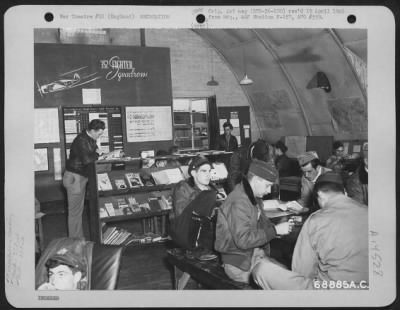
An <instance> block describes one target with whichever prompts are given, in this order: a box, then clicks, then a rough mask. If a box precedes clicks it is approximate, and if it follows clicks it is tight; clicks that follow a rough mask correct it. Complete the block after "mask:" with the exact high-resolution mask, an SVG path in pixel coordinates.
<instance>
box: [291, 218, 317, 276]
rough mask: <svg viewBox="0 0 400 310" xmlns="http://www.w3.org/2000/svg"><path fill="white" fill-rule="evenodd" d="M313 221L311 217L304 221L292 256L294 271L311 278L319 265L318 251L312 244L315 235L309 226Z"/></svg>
mask: <svg viewBox="0 0 400 310" xmlns="http://www.w3.org/2000/svg"><path fill="white" fill-rule="evenodd" d="M314 220H315V219H314ZM311 221H312V218H309V219H308V220H307V221H306V222H305V223H304V225H303V227H302V229H301V231H300V234H299V237H298V238H297V242H296V246H295V248H294V252H293V258H292V271H295V272H297V273H300V274H301V275H303V276H305V277H309V278H313V277H314V276H315V275H316V274H317V272H316V271H317V266H318V253H317V251H316V249H314V247H313V246H312V237H313V236H312V234H311V233H310V228H309V226H310V222H311Z"/></svg>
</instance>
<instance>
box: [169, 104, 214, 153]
mask: <svg viewBox="0 0 400 310" xmlns="http://www.w3.org/2000/svg"><path fill="white" fill-rule="evenodd" d="M173 110H174V144H175V145H177V146H178V149H179V150H206V149H208V148H209V135H208V108H207V98H175V99H174V100H173Z"/></svg>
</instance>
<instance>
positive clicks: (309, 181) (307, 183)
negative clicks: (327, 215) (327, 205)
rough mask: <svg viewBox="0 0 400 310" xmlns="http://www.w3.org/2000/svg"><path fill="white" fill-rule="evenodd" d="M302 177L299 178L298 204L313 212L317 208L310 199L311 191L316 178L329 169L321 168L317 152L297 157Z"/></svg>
mask: <svg viewBox="0 0 400 310" xmlns="http://www.w3.org/2000/svg"><path fill="white" fill-rule="evenodd" d="M297 160H298V162H299V165H300V168H301V171H302V173H303V176H302V177H301V196H300V199H299V200H298V203H299V204H301V205H302V206H303V207H305V208H308V209H310V211H311V212H314V211H315V210H317V209H318V206H316V205H315V204H314V201H313V199H312V191H313V188H314V184H315V181H316V180H317V179H318V177H319V176H320V175H322V174H324V173H326V172H328V171H331V169H329V168H326V167H323V166H321V163H320V161H319V157H318V154H317V152H315V151H309V152H306V153H304V154H302V155H300V156H298V157H297Z"/></svg>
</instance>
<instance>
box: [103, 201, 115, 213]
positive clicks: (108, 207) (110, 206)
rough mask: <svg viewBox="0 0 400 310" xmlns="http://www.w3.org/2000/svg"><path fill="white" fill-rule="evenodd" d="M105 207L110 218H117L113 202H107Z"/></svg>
mask: <svg viewBox="0 0 400 310" xmlns="http://www.w3.org/2000/svg"><path fill="white" fill-rule="evenodd" d="M104 207H105V209H106V211H107V213H108V215H109V216H115V211H114V206H113V204H112V202H106V203H105V204H104Z"/></svg>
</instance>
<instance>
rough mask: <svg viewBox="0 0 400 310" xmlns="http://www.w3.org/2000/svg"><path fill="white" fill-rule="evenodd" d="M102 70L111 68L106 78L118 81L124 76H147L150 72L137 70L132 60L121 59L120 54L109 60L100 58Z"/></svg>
mask: <svg viewBox="0 0 400 310" xmlns="http://www.w3.org/2000/svg"><path fill="white" fill-rule="evenodd" d="M100 64H101V69H102V70H110V71H109V72H107V74H106V76H105V78H106V80H113V79H117V80H118V82H120V81H121V79H123V78H137V79H144V78H147V76H148V72H136V68H135V67H134V64H133V61H132V60H121V59H120V58H119V57H118V56H113V57H111V58H110V59H108V60H100Z"/></svg>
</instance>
